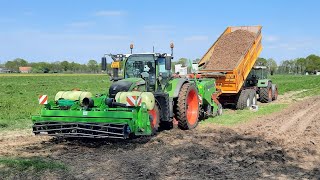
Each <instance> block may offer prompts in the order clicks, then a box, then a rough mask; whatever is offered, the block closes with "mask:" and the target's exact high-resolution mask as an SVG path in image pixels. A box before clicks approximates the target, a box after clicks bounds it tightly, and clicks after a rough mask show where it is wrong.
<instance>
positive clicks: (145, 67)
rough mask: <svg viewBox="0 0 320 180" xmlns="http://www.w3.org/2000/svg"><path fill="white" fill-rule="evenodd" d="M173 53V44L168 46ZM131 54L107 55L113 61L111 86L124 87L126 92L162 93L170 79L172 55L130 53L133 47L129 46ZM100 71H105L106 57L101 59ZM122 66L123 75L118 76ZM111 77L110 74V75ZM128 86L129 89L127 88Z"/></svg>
mask: <svg viewBox="0 0 320 180" xmlns="http://www.w3.org/2000/svg"><path fill="white" fill-rule="evenodd" d="M170 47H171V52H172V51H173V50H172V49H173V44H172V45H171V46H170ZM130 49H131V54H117V55H113V54H107V55H108V56H110V57H111V58H112V60H113V62H112V63H111V68H112V69H113V75H112V78H111V80H113V81H114V83H113V85H112V86H115V88H116V87H119V86H126V87H127V88H126V90H129V91H130V90H138V91H147V92H156V91H162V90H163V89H164V87H165V85H166V84H167V83H168V81H169V80H170V77H171V59H173V57H172V54H171V55H169V54H167V53H163V54H160V53H136V54H133V53H132V49H133V45H130ZM101 64H102V70H107V68H106V65H107V62H106V56H104V57H103V58H102V63H101ZM121 65H122V69H123V74H122V76H119V75H118V74H119V69H120V67H121ZM110 76H111V74H110ZM129 86H130V87H129Z"/></svg>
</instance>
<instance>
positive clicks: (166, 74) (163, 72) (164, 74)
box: [157, 57, 170, 80]
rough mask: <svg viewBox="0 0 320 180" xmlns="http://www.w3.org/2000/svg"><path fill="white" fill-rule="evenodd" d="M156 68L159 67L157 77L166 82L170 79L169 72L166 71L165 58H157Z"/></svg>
mask: <svg viewBox="0 0 320 180" xmlns="http://www.w3.org/2000/svg"><path fill="white" fill-rule="evenodd" d="M157 63H158V67H159V75H161V76H162V79H163V80H167V79H168V78H169V77H170V70H166V58H165V57H159V58H158V59H157Z"/></svg>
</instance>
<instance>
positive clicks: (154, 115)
mask: <svg viewBox="0 0 320 180" xmlns="http://www.w3.org/2000/svg"><path fill="white" fill-rule="evenodd" d="M148 113H149V115H150V116H149V117H150V125H151V132H152V135H154V134H156V133H157V131H158V129H159V123H160V117H161V114H160V110H159V107H158V105H157V104H155V105H154V108H153V109H152V110H150V111H148Z"/></svg>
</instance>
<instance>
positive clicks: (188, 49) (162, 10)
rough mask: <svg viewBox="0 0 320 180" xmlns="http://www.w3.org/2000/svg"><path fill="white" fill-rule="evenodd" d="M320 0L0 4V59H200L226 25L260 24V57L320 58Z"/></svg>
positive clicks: (7, 1)
mask: <svg viewBox="0 0 320 180" xmlns="http://www.w3.org/2000/svg"><path fill="white" fill-rule="evenodd" d="M319 7H320V1H316V0H314V1H311V0H310V1H302V0H301V1H293V0H292V1H289V0H288V1H284V0H283V1H276V0H268V1H267V0H265V1H254V0H242V1H236V0H234V1H232V0H230V1H202V0H197V1H182V0H181V1H172V0H171V1H170V0H158V1H151V0H150V1H142V0H136V1H132V0H131V1H121V0H115V1H112V0H110V1H107V0H100V1H99V0H96V1H84V0H83V1H81V0H78V1H75V0H73V1H71V0H70V1H62V0H55V1H50V2H49V1H43V0H42V1H41V0H38V1H37V0H28V1H17V0H1V1H0V62H2V63H3V62H5V61H7V60H11V59H14V58H16V57H21V58H25V59H27V60H28V61H47V62H50V61H61V60H70V61H76V62H79V63H86V62H87V61H88V60H89V59H96V60H100V57H101V56H102V55H103V54H104V53H128V52H129V44H130V43H134V45H135V49H134V52H146V51H148V52H150V51H152V46H155V49H156V51H157V52H170V49H169V44H170V42H174V43H175V50H174V54H175V59H178V58H181V57H187V58H190V59H195V58H201V57H202V55H203V54H204V53H205V52H206V51H207V49H208V48H209V47H210V46H211V45H212V43H214V41H215V40H216V39H217V37H218V36H219V35H220V34H221V33H222V32H223V31H224V29H225V28H226V27H227V26H238V25H262V26H263V32H262V33H263V38H264V39H263V46H264V49H263V51H262V53H261V56H262V57H266V58H274V59H275V60H276V61H277V62H280V61H282V60H286V59H292V58H297V57H305V56H307V55H309V54H311V53H313V54H317V55H320V23H319V22H320V20H319V19H320V13H319V11H318V9H319Z"/></svg>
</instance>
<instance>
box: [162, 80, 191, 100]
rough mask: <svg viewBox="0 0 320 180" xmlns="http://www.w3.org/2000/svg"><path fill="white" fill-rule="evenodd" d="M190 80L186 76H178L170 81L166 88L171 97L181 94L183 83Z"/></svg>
mask: <svg viewBox="0 0 320 180" xmlns="http://www.w3.org/2000/svg"><path fill="white" fill-rule="evenodd" d="M187 82H189V81H188V80H187V79H186V78H176V79H172V80H171V81H169V82H168V85H167V86H166V88H165V90H166V91H167V92H168V94H169V97H170V98H176V97H178V96H179V92H180V89H181V87H182V85H183V84H185V83H187Z"/></svg>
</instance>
